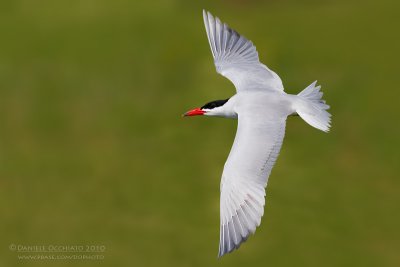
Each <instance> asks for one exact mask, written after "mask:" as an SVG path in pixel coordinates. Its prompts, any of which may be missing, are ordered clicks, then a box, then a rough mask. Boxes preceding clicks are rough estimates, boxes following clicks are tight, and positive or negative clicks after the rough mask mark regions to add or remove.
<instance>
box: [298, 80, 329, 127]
mask: <svg viewBox="0 0 400 267" xmlns="http://www.w3.org/2000/svg"><path fill="white" fill-rule="evenodd" d="M316 84H317V81H315V82H313V83H312V84H310V85H309V86H308V87H307V88H306V89H304V90H303V91H301V92H300V93H299V94H298V95H297V96H298V98H297V102H296V106H295V109H296V112H297V114H299V115H300V117H301V118H302V119H303V120H305V121H306V122H307V123H308V124H310V125H311V126H313V127H315V128H317V129H319V130H321V131H324V132H328V131H329V128H330V127H331V114H329V112H327V111H326V110H328V109H329V105H327V104H326V102H325V100H323V99H322V95H323V93H322V92H321V91H320V89H321V86H315V85H316Z"/></svg>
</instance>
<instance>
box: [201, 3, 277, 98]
mask: <svg viewBox="0 0 400 267" xmlns="http://www.w3.org/2000/svg"><path fill="white" fill-rule="evenodd" d="M203 18H204V24H205V28H206V32H207V37H208V42H209V44H210V48H211V53H212V55H213V58H214V63H215V67H216V69H217V72H218V73H220V74H221V75H223V76H225V77H226V78H228V79H229V80H230V81H231V82H232V83H233V84H234V85H235V87H236V90H237V91H238V92H239V91H243V90H260V89H267V90H277V91H283V84H282V80H281V79H280V78H279V76H278V75H277V74H276V73H275V72H273V71H272V70H270V69H269V68H268V67H267V66H265V65H264V64H262V63H260V61H259V58H258V52H257V50H256V47H255V46H254V45H253V43H252V42H251V41H249V40H247V39H246V38H245V37H244V36H242V35H240V34H239V33H237V32H236V31H235V30H233V29H231V28H230V27H229V26H228V25H227V24H225V23H222V22H221V21H220V19H219V18H217V17H216V18H214V17H213V16H212V15H211V13H209V12H206V11H204V10H203Z"/></svg>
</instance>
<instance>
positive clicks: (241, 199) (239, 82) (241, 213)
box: [184, 10, 331, 257]
mask: <svg viewBox="0 0 400 267" xmlns="http://www.w3.org/2000/svg"><path fill="white" fill-rule="evenodd" d="M203 18H204V24H205V28H206V32H207V37H208V41H209V44H210V47H211V52H212V55H213V58H214V63H215V67H216V69H217V72H218V73H220V74H221V75H223V76H224V77H226V78H228V79H229V80H230V81H231V82H232V83H233V84H234V86H235V88H236V94H235V95H234V96H232V97H230V98H228V99H224V100H216V101H211V102H209V103H207V104H205V105H204V106H202V107H201V108H195V109H192V110H190V111H188V112H186V113H185V114H184V116H197V115H204V116H214V117H223V118H233V119H237V120H238V126H237V131H236V136H235V141H234V143H233V146H232V149H231V151H230V153H229V156H228V159H227V161H226V162H225V166H224V170H223V172H222V178H221V185H220V191H221V196H220V241H219V253H218V257H221V256H223V255H225V254H227V253H230V252H232V251H234V250H235V249H237V248H239V246H240V245H241V244H242V243H243V242H245V241H246V240H247V238H248V237H249V236H250V235H251V234H254V232H255V230H256V228H257V227H258V226H259V225H260V223H261V217H262V216H263V214H264V204H265V188H266V186H267V182H268V177H269V175H270V173H271V169H272V167H273V165H274V163H275V161H276V159H277V157H278V154H279V151H280V149H281V146H282V141H283V137H284V134H285V126H286V119H287V117H288V116H290V115H299V116H300V117H301V118H302V119H303V120H305V121H306V122H307V123H308V124H310V125H311V126H313V127H315V128H317V129H319V130H321V131H324V132H328V131H329V128H330V122H331V119H330V118H331V115H330V114H329V113H328V112H327V111H326V110H328V109H329V106H328V105H327V104H326V102H325V101H324V100H322V92H321V91H320V88H321V87H320V86H316V81H315V82H313V83H312V84H311V85H309V86H308V87H307V88H305V89H304V90H303V91H301V92H300V93H299V94H298V95H291V94H287V93H285V92H284V90H283V84H282V80H281V79H280V78H279V76H278V75H277V74H276V73H275V72H273V71H272V70H270V69H269V68H268V67H267V66H265V65H264V64H262V63H261V62H260V61H259V58H258V53H257V50H256V47H255V46H254V45H253V43H252V42H251V41H250V40H248V39H246V38H245V37H244V36H242V35H240V34H239V33H238V32H236V31H235V30H233V29H232V28H230V27H229V26H228V25H227V24H225V23H222V22H221V21H220V20H219V18H217V17H215V18H214V17H213V15H211V13H209V12H206V11H205V10H203Z"/></svg>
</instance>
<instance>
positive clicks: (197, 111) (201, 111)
mask: <svg viewBox="0 0 400 267" xmlns="http://www.w3.org/2000/svg"><path fill="white" fill-rule="evenodd" d="M228 100H229V98H228V99H225V100H215V101H211V102H208V103H207V104H205V105H204V106H202V107H201V108H194V109H191V110H189V111H188V112H186V113H185V114H183V116H185V117H186V116H198V115H205V116H219V117H226V110H225V109H224V105H225V103H226V102H228Z"/></svg>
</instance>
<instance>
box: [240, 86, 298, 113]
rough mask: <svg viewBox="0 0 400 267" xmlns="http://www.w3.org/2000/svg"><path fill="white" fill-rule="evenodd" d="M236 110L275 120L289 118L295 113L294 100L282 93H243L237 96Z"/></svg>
mask: <svg viewBox="0 0 400 267" xmlns="http://www.w3.org/2000/svg"><path fill="white" fill-rule="evenodd" d="M235 110H236V112H237V113H238V114H240V113H251V114H253V115H254V116H257V114H260V115H262V116H263V117H264V118H269V119H275V118H278V117H281V118H283V117H287V116H288V115H290V114H292V113H293V112H294V109H293V98H292V96H291V95H288V94H286V93H281V92H243V93H240V94H238V95H237V99H236V105H235Z"/></svg>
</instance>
